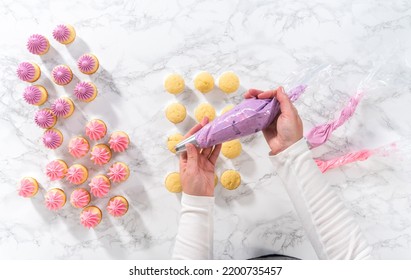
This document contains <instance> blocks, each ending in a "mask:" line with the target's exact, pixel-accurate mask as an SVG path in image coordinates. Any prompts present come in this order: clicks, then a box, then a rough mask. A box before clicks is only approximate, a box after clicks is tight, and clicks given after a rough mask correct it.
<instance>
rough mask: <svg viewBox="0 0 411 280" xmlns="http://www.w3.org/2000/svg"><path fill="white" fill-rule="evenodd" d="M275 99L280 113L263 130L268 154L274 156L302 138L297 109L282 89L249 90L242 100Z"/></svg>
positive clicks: (301, 127)
mask: <svg viewBox="0 0 411 280" xmlns="http://www.w3.org/2000/svg"><path fill="white" fill-rule="evenodd" d="M252 97H256V98H260V99H265V98H277V100H278V102H279V103H280V111H281V113H280V114H279V115H278V116H277V117H276V118H275V119H274V121H273V122H272V123H271V124H270V125H269V126H268V127H267V128H266V129H264V130H263V134H264V137H265V140H266V141H267V143H268V146H270V149H271V152H270V154H272V155H276V154H278V153H280V152H282V151H284V150H285V149H287V148H288V147H290V146H291V145H292V144H294V143H295V142H297V141H298V140H300V139H301V138H302V137H303V123H302V121H301V119H300V116H299V115H298V112H297V109H296V108H295V107H294V105H293V104H292V103H291V101H290V99H289V98H288V96H287V94H285V92H284V88H283V87H279V88H278V89H276V90H268V91H262V90H257V89H250V90H249V91H247V92H246V93H245V94H244V98H252Z"/></svg>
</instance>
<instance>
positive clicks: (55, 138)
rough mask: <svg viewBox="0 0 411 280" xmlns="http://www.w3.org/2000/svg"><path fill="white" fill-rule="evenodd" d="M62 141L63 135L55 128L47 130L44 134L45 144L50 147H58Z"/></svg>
mask: <svg viewBox="0 0 411 280" xmlns="http://www.w3.org/2000/svg"><path fill="white" fill-rule="evenodd" d="M61 142H62V139H61V136H60V135H59V134H58V133H57V132H56V131H54V130H46V131H45V132H44V134H43V144H44V145H45V146H46V147H47V148H49V149H57V148H58V147H60V145H61Z"/></svg>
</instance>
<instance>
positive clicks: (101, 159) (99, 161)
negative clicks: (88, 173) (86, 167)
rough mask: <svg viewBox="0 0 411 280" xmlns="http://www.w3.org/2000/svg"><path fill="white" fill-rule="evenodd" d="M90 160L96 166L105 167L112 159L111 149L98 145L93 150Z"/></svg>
mask: <svg viewBox="0 0 411 280" xmlns="http://www.w3.org/2000/svg"><path fill="white" fill-rule="evenodd" d="M90 159H91V160H92V161H93V163H94V164H96V165H104V164H106V163H107V162H109V161H110V159H111V151H110V148H109V147H108V146H107V145H105V144H97V145H95V146H94V147H93V149H91V157H90Z"/></svg>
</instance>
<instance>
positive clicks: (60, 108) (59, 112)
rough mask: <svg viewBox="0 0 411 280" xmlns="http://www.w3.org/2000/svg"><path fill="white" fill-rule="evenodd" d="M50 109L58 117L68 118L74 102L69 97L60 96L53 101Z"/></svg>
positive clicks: (71, 112)
mask: <svg viewBox="0 0 411 280" xmlns="http://www.w3.org/2000/svg"><path fill="white" fill-rule="evenodd" d="M51 110H52V111H53V113H54V114H55V115H56V116H57V117H59V118H68V117H70V116H71V115H72V114H73V112H74V103H73V101H72V100H71V99H70V98H68V97H62V98H59V99H56V100H55V101H54V102H53V104H52V105H51Z"/></svg>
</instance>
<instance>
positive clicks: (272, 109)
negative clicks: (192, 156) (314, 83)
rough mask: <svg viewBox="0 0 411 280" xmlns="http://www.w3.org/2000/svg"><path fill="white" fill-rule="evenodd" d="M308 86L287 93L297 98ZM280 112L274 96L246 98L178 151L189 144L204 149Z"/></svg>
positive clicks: (263, 125)
mask: <svg viewBox="0 0 411 280" xmlns="http://www.w3.org/2000/svg"><path fill="white" fill-rule="evenodd" d="M306 88H307V86H306V85H300V86H298V87H296V88H293V89H292V90H290V91H289V92H288V93H287V95H288V97H289V98H290V100H291V102H294V101H295V100H297V99H298V98H299V97H300V95H301V94H302V93H303V92H304V91H305V89H306ZM279 113H280V103H278V101H277V99H276V98H272V99H257V98H250V99H245V100H244V101H243V102H241V103H240V104H238V105H237V106H235V107H234V108H233V109H231V110H230V111H228V112H227V113H225V114H223V115H221V116H219V117H218V118H216V119H214V121H212V122H211V123H208V124H207V125H205V126H204V127H203V128H202V129H200V130H199V131H197V132H196V133H195V134H193V135H191V136H190V137H188V138H186V139H184V140H183V141H181V142H180V143H178V144H177V145H176V152H183V151H185V150H186V147H185V145H186V144H189V143H190V144H194V145H195V146H197V147H198V148H201V149H205V148H209V147H212V146H214V145H218V144H220V143H223V142H226V141H230V140H233V139H237V138H240V137H243V136H247V135H250V134H253V133H256V132H259V131H261V130H263V129H265V128H266V127H268V126H269V125H270V124H271V123H272V122H273V120H274V119H275V117H276V116H277V115H278V114H279Z"/></svg>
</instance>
